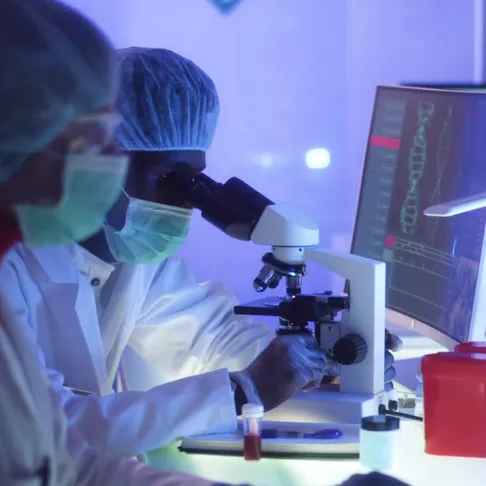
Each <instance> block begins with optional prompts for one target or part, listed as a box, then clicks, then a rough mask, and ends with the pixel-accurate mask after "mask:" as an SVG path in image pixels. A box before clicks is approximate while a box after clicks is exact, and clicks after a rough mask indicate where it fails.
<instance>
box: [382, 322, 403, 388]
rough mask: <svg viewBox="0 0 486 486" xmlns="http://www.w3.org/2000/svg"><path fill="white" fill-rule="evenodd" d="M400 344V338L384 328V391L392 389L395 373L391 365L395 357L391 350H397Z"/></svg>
mask: <svg viewBox="0 0 486 486" xmlns="http://www.w3.org/2000/svg"><path fill="white" fill-rule="evenodd" d="M402 346H403V343H402V340H401V339H400V338H399V337H398V336H397V335H395V334H391V333H390V332H389V331H387V330H385V391H387V392H389V391H391V390H393V379H394V378H395V376H396V374H397V372H396V370H395V367H394V366H393V363H394V362H395V358H394V357H393V354H392V353H391V351H399V350H400V349H402Z"/></svg>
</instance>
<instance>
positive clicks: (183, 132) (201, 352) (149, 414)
mask: <svg viewBox="0 0 486 486" xmlns="http://www.w3.org/2000/svg"><path fill="white" fill-rule="evenodd" d="M120 72H121V88H120V94H119V98H118V103H117V105H118V109H119V111H120V113H121V115H122V116H123V124H122V127H121V130H120V132H119V136H118V141H119V143H120V146H121V148H122V150H124V151H126V152H128V153H130V155H131V157H132V165H131V168H130V169H129V175H128V178H127V183H126V186H125V194H124V195H123V196H122V197H121V198H120V199H119V201H118V203H116V204H115V207H114V209H113V210H112V211H111V212H110V214H109V215H108V218H107V221H106V224H105V225H104V228H103V231H101V232H100V233H98V234H97V235H95V236H94V237H93V238H91V239H89V240H88V241H86V242H84V243H83V245H82V246H77V245H72V246H60V247H57V248H46V249H41V250H39V249H34V250H33V249H31V248H29V247H26V246H19V247H17V248H16V249H15V251H13V252H12V253H11V254H10V255H9V258H8V261H7V262H6V264H5V265H3V267H2V269H1V271H0V282H1V285H2V286H3V289H4V291H5V292H8V295H9V297H10V299H12V301H14V302H15V303H16V305H17V309H18V312H19V313H20V314H21V315H22V316H23V321H24V322H23V325H24V328H25V332H26V335H28V336H29V337H30V339H31V340H32V341H33V342H35V343H36V344H37V347H38V351H39V358H40V360H41V362H42V363H43V365H44V366H45V367H46V369H47V372H48V373H49V376H50V377H51V380H52V383H53V386H54V388H55V389H56V390H57V391H58V393H59V394H60V396H61V397H62V400H63V403H64V407H65V411H66V413H67V415H68V417H69V420H70V423H71V424H75V425H76V426H77V427H78V429H79V431H80V432H81V433H82V434H83V436H84V438H85V439H86V440H87V441H88V442H89V443H90V444H92V445H93V446H94V447H96V448H97V449H98V450H102V451H109V452H110V453H113V454H117V455H121V456H133V455H136V454H139V453H143V452H145V451H149V450H152V449H156V448H158V447H161V446H163V445H165V444H167V443H169V442H171V441H172V440H173V439H175V438H177V437H182V436H187V435H193V434H201V433H210V432H212V433H217V432H228V431H231V430H234V428H235V427H236V417H237V414H238V413H239V411H240V408H241V406H242V404H243V403H245V402H246V401H260V402H262V403H263V405H264V406H265V408H266V410H270V409H272V408H275V407H276V406H278V405H279V404H281V403H283V402H284V401H285V400H287V399H288V398H290V397H291V396H292V395H293V394H294V393H295V392H296V391H298V390H300V389H302V388H309V387H312V386H315V384H318V383H319V382H320V381H321V379H322V377H323V375H325V374H326V372H327V366H326V360H325V356H324V354H323V352H322V350H320V349H319V348H318V347H317V345H316V343H315V341H314V340H313V339H312V338H311V337H305V336H282V337H279V338H275V335H274V332H273V331H272V330H270V329H269V328H267V327H266V326H264V325H261V324H257V323H254V322H253V321H252V320H251V319H249V318H248V317H244V316H235V315H234V314H233V306H234V305H235V304H236V300H235V298H234V296H233V294H232V293H231V292H230V291H229V290H228V289H227V288H225V287H224V286H223V285H221V284H220V283H217V282H204V283H202V284H201V283H197V282H195V280H194V278H193V277H192V275H191V273H190V271H189V269H188V268H187V266H186V265H185V264H184V262H183V261H182V260H180V259H179V258H178V257H176V256H174V252H175V251H176V249H177V247H178V246H179V244H180V243H181V242H182V241H183V239H184V237H185V236H186V234H187V231H188V226H189V222H190V217H191V209H190V208H188V207H186V206H185V205H184V201H183V200H181V198H180V195H179V194H178V193H177V192H175V191H173V190H171V187H170V186H168V185H167V183H166V181H165V178H164V176H165V175H166V174H167V173H169V172H172V171H179V172H184V173H186V174H189V175H196V174H197V173H199V172H200V171H202V170H203V169H204V168H205V165H206V161H205V154H206V151H207V149H208V148H209V145H210V143H211V141H212V138H213V135H214V131H215V128H216V123H217V118H218V113H219V101H218V96H217V92H216V89H215V87H214V84H213V82H212V81H211V79H210V78H209V77H208V76H207V75H206V74H205V73H204V72H203V71H202V70H201V69H200V68H199V67H197V66H196V65H195V64H194V63H192V62H191V61H189V60H187V59H185V58H183V57H181V56H179V55H177V54H175V53H173V52H171V51H168V50H165V49H143V48H133V49H127V50H123V51H121V52H120ZM59 295H62V298H55V297H53V296H59ZM389 356H391V355H389ZM387 359H388V360H389V364H390V366H389V367H388V370H387V373H388V377H387V379H388V381H389V380H391V379H392V378H393V374H394V370H393V367H392V366H391V362H392V361H391V360H390V359H389V358H387ZM73 390H74V391H73ZM114 391H116V392H118V393H116V394H115V393H114Z"/></svg>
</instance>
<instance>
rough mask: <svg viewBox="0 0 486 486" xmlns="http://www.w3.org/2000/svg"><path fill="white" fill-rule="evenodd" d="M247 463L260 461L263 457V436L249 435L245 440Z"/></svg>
mask: <svg viewBox="0 0 486 486" xmlns="http://www.w3.org/2000/svg"><path fill="white" fill-rule="evenodd" d="M243 455H244V457H245V461H259V460H260V459H261V457H262V436H261V435H254V434H248V435H245V438H244V440H243Z"/></svg>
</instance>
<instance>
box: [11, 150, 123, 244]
mask: <svg viewBox="0 0 486 486" xmlns="http://www.w3.org/2000/svg"><path fill="white" fill-rule="evenodd" d="M128 164H129V158H128V157H127V156H126V155H122V154H119V155H93V154H91V155H89V154H85V155H79V154H70V155H68V156H67V157H66V165H65V167H64V183H63V193H62V197H61V200H60V201H59V202H58V203H57V204H55V205H53V206H37V205H36V206H34V205H32V204H22V205H18V206H17V207H16V208H15V212H16V216H17V221H18V224H19V226H20V230H21V232H22V235H23V238H24V241H25V242H26V243H27V244H29V245H31V246H42V245H55V244H61V243H69V242H71V241H81V240H84V239H86V238H88V237H90V236H92V235H93V234H95V233H96V232H97V231H99V229H100V228H101V226H102V224H103V221H104V219H105V217H106V213H107V212H108V211H109V210H110V208H111V207H112V206H113V204H114V203H115V202H116V200H117V199H118V197H119V196H120V193H121V191H122V189H123V185H124V183H125V176H126V172H127V169H128Z"/></svg>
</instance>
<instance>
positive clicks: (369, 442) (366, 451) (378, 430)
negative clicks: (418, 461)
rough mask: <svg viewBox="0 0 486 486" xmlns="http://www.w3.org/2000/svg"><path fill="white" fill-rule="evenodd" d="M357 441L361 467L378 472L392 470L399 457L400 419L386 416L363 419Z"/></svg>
mask: <svg viewBox="0 0 486 486" xmlns="http://www.w3.org/2000/svg"><path fill="white" fill-rule="evenodd" d="M359 441H360V446H359V459H360V463H361V465H362V466H363V467H366V468H368V469H372V470H373V471H378V472H386V471H389V470H391V469H394V468H395V467H396V466H397V462H398V461H397V459H398V457H399V455H400V419H398V418H397V417H389V416H386V415H374V416H371V417H364V418H363V419H362V420H361V429H360V433H359Z"/></svg>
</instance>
